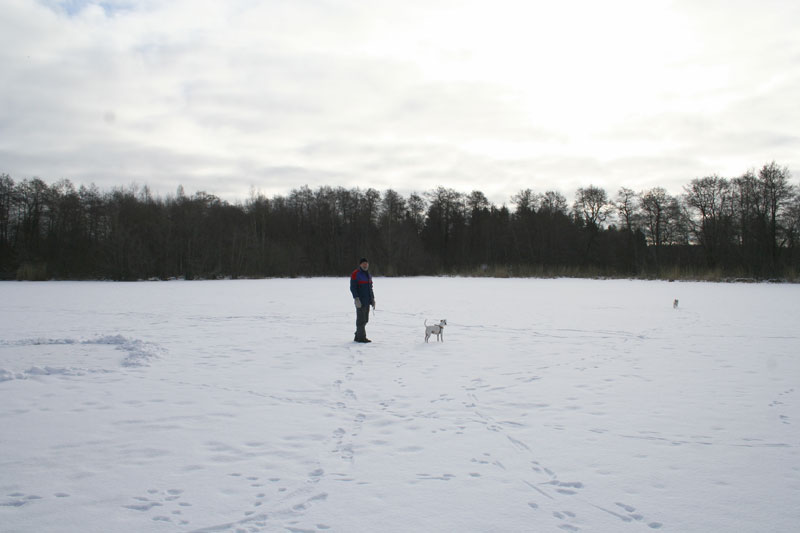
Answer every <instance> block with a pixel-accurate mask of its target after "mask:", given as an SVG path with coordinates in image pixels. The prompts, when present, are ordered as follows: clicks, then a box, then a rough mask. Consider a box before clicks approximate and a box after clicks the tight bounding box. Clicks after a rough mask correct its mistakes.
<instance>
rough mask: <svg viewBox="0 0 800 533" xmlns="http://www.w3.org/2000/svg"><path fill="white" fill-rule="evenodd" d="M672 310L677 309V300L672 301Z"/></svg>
mask: <svg viewBox="0 0 800 533" xmlns="http://www.w3.org/2000/svg"><path fill="white" fill-rule="evenodd" d="M672 308H673V309H677V308H678V299H677V298H675V300H673V301H672Z"/></svg>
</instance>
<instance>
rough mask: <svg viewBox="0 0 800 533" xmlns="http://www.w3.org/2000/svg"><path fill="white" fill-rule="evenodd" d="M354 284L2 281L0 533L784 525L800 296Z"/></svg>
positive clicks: (686, 288) (764, 287)
mask: <svg viewBox="0 0 800 533" xmlns="http://www.w3.org/2000/svg"><path fill="white" fill-rule="evenodd" d="M348 281H349V280H348V279H347V277H346V276H345V277H343V278H341V279H296V280H263V281H208V282H181V281H177V282H141V283H127V284H126V283H110V282H105V283H104V282H97V283H94V282H85V283H77V282H76V283H72V282H48V283H0V432H1V433H0V531H2V532H12V531H13V532H17V531H19V532H37V533H46V532H56V531H58V532H66V531H69V532H72V531H80V532H82V533H86V532H103V533H107V532H142V531H170V532H172V531H177V532H181V531H247V532H250V531H255V532H258V531H290V532H324V531H336V532H461V531H475V532H484V531H496V532H512V531H514V532H515V531H530V532H538V531H600V532H637V531H638V532H644V531H651V530H658V531H677V532H712V531H731V532H732V531H736V532H769V531H774V532H789V531H797V530H798V529H797V528H798V527H799V526H798V524H800V409H799V408H800V329H799V328H798V326H799V325H800V286H797V285H768V284H754V285H725V284H706V283H667V282H643V281H591V280H524V279H512V280H507V279H458V278H405V279H384V278H376V280H375V294H376V298H377V303H378V310H377V313H376V314H374V315H372V317H371V320H370V323H369V325H368V327H367V332H368V335H369V336H370V338H372V339H373V341H374V342H373V343H372V344H368V345H360V344H354V343H352V342H351V341H352V337H353V330H354V322H355V312H354V310H353V307H352V299H351V297H350V295H349V292H348ZM674 298H678V299H679V300H680V305H679V307H678V308H677V309H673V306H672V301H673V299H674ZM426 318H427V319H428V320H429V322H430V321H431V320H438V319H440V318H446V319H447V321H448V326H447V328H446V329H445V342H444V343H434V342H431V343H428V344H425V343H424V341H423V334H424V330H423V320H424V319H426Z"/></svg>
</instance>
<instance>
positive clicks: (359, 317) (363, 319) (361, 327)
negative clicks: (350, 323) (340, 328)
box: [355, 304, 369, 341]
mask: <svg viewBox="0 0 800 533" xmlns="http://www.w3.org/2000/svg"><path fill="white" fill-rule="evenodd" d="M367 322H369V306H368V305H363V304H362V305H361V307H358V308H356V338H355V340H357V341H363V340H364V339H366V338H367V330H366V326H367Z"/></svg>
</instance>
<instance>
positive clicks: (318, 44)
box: [0, 0, 800, 204]
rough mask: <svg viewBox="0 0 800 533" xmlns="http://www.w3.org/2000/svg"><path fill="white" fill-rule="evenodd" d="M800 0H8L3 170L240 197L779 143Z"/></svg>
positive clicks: (540, 172)
mask: <svg viewBox="0 0 800 533" xmlns="http://www.w3.org/2000/svg"><path fill="white" fill-rule="evenodd" d="M798 23H800V2H797V1H796V0H785V1H775V0H757V1H756V0H753V1H744V0H710V1H704V0H686V1H683V0H678V1H660V0H648V1H640V0H631V1H623V0H607V1H604V2H598V1H596V0H585V1H584V0H573V1H570V0H564V1H554V0H546V1H539V0H491V1H489V0H484V1H470V0H402V1H400V0H392V1H386V0H269V1H267V0H264V1H259V0H226V1H224V2H223V1H218V0H208V1H206V0H141V1H137V0H108V1H102V2H97V1H88V0H38V1H37V0H2V2H1V3H0V173H6V174H9V175H11V177H12V178H14V179H15V180H17V181H19V180H22V179H26V178H30V177H33V176H38V177H41V178H42V179H44V180H45V181H47V182H49V183H52V182H54V181H56V180H58V179H61V178H68V179H70V180H72V181H73V182H74V183H76V184H79V185H80V184H86V185H88V184H90V183H95V184H97V185H98V186H99V187H100V188H101V189H104V190H105V189H110V188H111V187H115V186H127V185H130V184H132V183H137V184H139V185H145V184H146V185H148V186H149V187H150V188H151V189H152V190H153V191H154V192H156V193H157V194H160V195H168V194H174V192H175V190H176V188H177V187H178V185H179V184H182V185H183V186H184V188H185V190H186V192H187V193H189V194H191V193H194V192H196V191H200V190H204V191H207V192H209V193H212V194H216V195H218V196H220V197H222V198H225V199H227V200H229V201H235V200H244V199H246V198H247V197H248V196H249V194H250V191H251V190H256V191H260V192H262V193H264V194H266V195H267V196H272V195H275V194H286V193H288V192H289V191H290V190H291V189H293V188H296V187H300V186H302V185H306V184H307V185H309V186H310V187H311V188H312V189H313V188H316V187H318V186H321V185H330V186H344V187H360V188H367V187H373V188H376V189H379V190H384V189H387V188H393V189H395V190H397V191H399V192H401V193H403V194H408V193H409V192H411V191H417V192H424V191H427V190H430V189H433V188H435V187H438V186H444V187H451V188H454V189H456V190H458V191H460V192H465V193H468V192H471V191H473V190H480V191H483V192H484V193H485V194H486V195H487V196H488V197H489V199H490V200H492V201H493V202H495V203H497V204H500V203H504V202H505V203H508V201H509V198H510V196H511V195H513V194H514V193H515V192H518V191H519V190H521V189H525V188H531V189H533V190H534V191H535V192H544V191H545V190H551V189H552V190H558V191H560V192H562V193H563V194H565V196H567V198H569V199H571V198H573V195H574V192H575V190H576V189H577V188H578V187H585V186H588V185H590V184H591V185H596V186H601V187H604V188H606V190H607V191H608V192H609V194H610V195H613V194H614V193H615V192H616V190H617V189H618V188H619V187H621V186H626V187H629V188H632V189H634V190H637V191H639V190H644V189H647V188H650V187H655V186H662V187H665V188H666V189H667V190H668V191H669V192H671V193H672V194H677V193H680V192H681V188H682V186H683V185H686V184H688V182H689V181H690V180H691V179H693V178H697V177H702V176H705V175H710V174H718V175H721V176H725V177H735V176H738V175H741V174H742V173H744V172H745V171H747V170H748V169H751V168H756V169H757V168H759V167H760V166H762V165H763V164H765V163H768V162H770V161H773V160H774V161H776V162H777V163H778V164H779V165H781V166H786V167H788V168H789V170H790V172H791V173H792V182H794V183H796V182H797V178H798V177H800V104H798V102H800V31H798V29H797V28H798Z"/></svg>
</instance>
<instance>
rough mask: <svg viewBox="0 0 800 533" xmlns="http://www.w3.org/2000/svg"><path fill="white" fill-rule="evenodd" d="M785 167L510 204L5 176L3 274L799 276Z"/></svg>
mask: <svg viewBox="0 0 800 533" xmlns="http://www.w3.org/2000/svg"><path fill="white" fill-rule="evenodd" d="M789 178H790V176H789V172H788V169H787V168H786V167H780V166H778V165H777V164H776V163H774V162H773V163H769V164H766V165H764V166H763V167H762V168H761V169H760V170H759V171H758V172H757V173H756V172H755V171H749V172H747V173H746V174H744V175H742V176H739V177H736V178H731V179H728V178H722V177H719V176H716V175H714V176H708V177H704V178H698V179H693V180H692V181H691V182H690V183H689V184H688V185H687V186H685V187H684V190H683V193H682V194H680V195H677V196H672V195H670V194H668V193H667V191H666V190H664V189H663V188H660V187H656V188H653V189H649V190H644V191H639V192H635V191H633V190H631V189H628V188H625V187H623V188H621V189H620V190H619V191H617V192H616V193H615V195H614V196H613V197H610V196H609V195H608V193H607V192H606V191H605V190H604V189H602V188H600V187H595V186H591V185H590V186H588V187H585V188H580V189H578V191H577V192H576V193H575V197H574V199H573V202H572V204H569V203H568V201H567V199H566V197H565V196H563V195H562V194H561V193H560V192H557V191H545V192H542V193H537V192H534V191H532V190H531V189H525V190H521V191H519V192H518V193H517V194H515V195H514V196H512V197H511V198H510V204H511V208H509V207H507V206H506V205H501V206H496V205H493V204H492V203H491V202H489V201H488V200H487V198H486V196H485V195H484V194H483V193H482V192H480V191H473V192H470V193H468V194H467V193H462V192H458V191H455V190H453V189H448V188H444V187H438V188H436V189H433V190H430V191H427V192H424V193H420V194H417V193H412V194H410V195H409V196H408V197H404V196H402V195H401V194H399V193H397V192H396V191H394V190H391V189H390V190H386V191H384V192H382V193H381V192H379V191H377V190H374V189H366V190H362V189H358V188H354V189H353V188H351V189H347V188H342V187H336V188H333V187H320V188H318V189H316V190H311V189H310V188H309V187H307V186H304V187H300V188H298V189H295V190H292V191H291V193H289V194H288V195H286V196H274V197H272V198H267V197H266V196H264V195H262V194H255V193H251V196H250V198H249V199H247V200H246V201H243V202H240V203H236V204H231V203H229V202H226V201H223V200H221V199H220V198H218V197H216V196H214V195H212V194H208V193H206V192H197V193H195V194H193V195H190V196H189V195H187V194H186V193H185V192H184V190H183V188H182V187H180V188H179V189H178V191H177V192H176V194H175V195H174V196H169V197H167V198H157V197H154V196H153V195H152V194H151V191H150V190H149V189H148V188H147V187H138V186H135V185H132V186H130V187H127V188H115V189H112V190H110V191H101V190H99V189H98V188H97V187H96V186H95V185H91V186H89V187H85V186H80V187H78V188H76V187H75V185H74V184H73V183H71V182H70V181H68V180H62V181H58V182H56V183H53V184H51V185H48V184H47V183H45V182H44V181H42V180H41V179H38V178H33V179H25V180H22V181H20V182H15V181H14V180H13V179H12V178H11V177H10V176H9V175H6V174H3V175H0V275H1V276H2V277H3V278H4V279H25V280H39V279H53V278H55V279H114V280H136V279H150V278H159V279H167V278H172V277H185V278H187V279H192V278H219V277H234V278H236V277H287V276H288V277H291V276H328V275H337V276H338V275H343V274H346V273H349V271H350V269H352V268H353V266H354V264H355V262H356V261H357V260H358V258H359V257H361V256H367V257H368V258H370V259H371V261H372V266H373V270H374V271H375V272H376V273H377V274H379V275H389V276H400V275H404V276H405V275H441V274H461V275H491V276H609V277H648V278H694V279H723V278H731V277H732V278H741V277H744V278H754V279H767V278H779V279H784V280H786V279H788V280H797V278H798V272H800V253H798V231H799V230H800V195H799V194H798V187H796V186H794V185H792V184H791V183H790V182H789Z"/></svg>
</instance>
